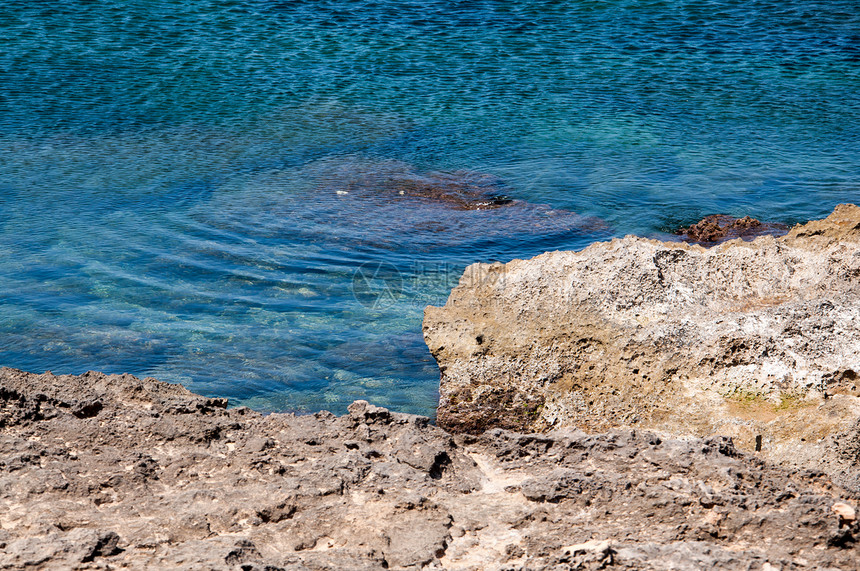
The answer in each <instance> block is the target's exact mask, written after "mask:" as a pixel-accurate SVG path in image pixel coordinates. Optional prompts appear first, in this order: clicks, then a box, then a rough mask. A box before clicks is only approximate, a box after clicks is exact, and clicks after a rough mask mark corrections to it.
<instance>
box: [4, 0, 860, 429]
mask: <svg viewBox="0 0 860 571" xmlns="http://www.w3.org/2000/svg"><path fill="white" fill-rule="evenodd" d="M858 30H860V11H858V10H857V8H856V6H855V4H854V2H849V1H847V0H833V1H827V2H824V1H821V2H813V1H797V2H790V3H785V2H775V1H770V0H769V1H744V2H739V1H738V2H735V1H728V2H726V1H720V2H716V1H714V2H695V1H681V0H665V1H650V2H634V1H632V0H630V1H619V0H615V1H603V2H601V1H579V2H549V1H544V2H536V1H525V2H502V1H495V2H490V1H486V2H465V1H464V2H450V1H445V2H443V1H426V0H425V1H422V2H393V1H390V0H389V1H385V0H379V1H363V2H358V1H344V0H341V1H337V2H335V1H310V0H309V1H291V2H275V1H263V0H233V1H227V0H224V1H214V0H212V1H205V0H180V1H178V2H173V3H163V2H152V1H140V2H134V3H131V2H117V1H107V0H103V1H95V2H92V1H87V2H84V1H83V0H66V1H60V2H52V3H49V4H48V3H33V2H17V1H7V2H4V3H3V4H2V6H0V37H3V38H4V40H3V43H2V48H0V339H2V342H0V363H2V364H4V365H7V366H13V367H18V368H23V369H28V370H33V371H43V370H52V371H54V372H56V373H79V372H83V371H85V370H88V369H96V370H103V371H107V372H131V373H133V374H136V375H142V376H146V375H151V376H156V377H158V378H161V379H163V380H168V381H174V382H182V383H185V384H186V385H187V386H189V388H191V389H192V390H195V391H198V392H201V393H204V394H209V395H217V396H227V397H229V398H230V399H231V401H232V402H234V403H236V404H248V405H251V406H254V407H256V408H258V409H261V410H303V411H313V410H319V409H322V408H327V409H330V410H334V411H336V412H343V411H344V410H345V407H346V405H347V404H349V402H351V401H352V400H354V399H356V398H365V399H369V400H371V401H373V402H375V403H378V404H381V405H385V406H389V407H392V408H395V409H397V410H401V411H408V412H417V413H422V414H432V412H433V409H434V407H435V403H436V398H437V382H438V371H437V369H436V366H435V363H434V362H433V360H432V358H431V357H430V355H429V354H428V352H427V350H426V348H425V346H424V344H423V341H422V339H421V332H420V324H421V313H422V309H423V307H424V306H425V305H427V304H431V303H432V304H439V303H443V302H444V300H445V298H446V297H447V293H448V291H449V290H450V288H451V287H452V286H453V285H454V284H455V283H456V280H457V279H458V277H459V274H460V273H461V272H462V269H463V268H464V267H465V266H466V265H467V264H469V263H472V262H475V261H486V262H489V261H495V260H500V261H507V260H510V259H512V258H515V257H520V258H523V257H531V256H534V255H536V254H539V253H541V252H544V251H548V250H555V249H579V248H582V247H584V246H586V245H587V244H589V243H591V242H593V241H595V240H602V239H606V238H608V237H611V236H620V235H624V234H628V233H635V234H640V235H649V236H661V235H664V234H663V233H665V232H666V231H668V230H670V229H672V228H674V227H676V226H678V225H679V224H682V223H690V222H694V221H695V220H697V219H698V218H701V217H702V216H704V215H707V214H712V213H717V212H721V213H728V214H734V215H747V214H749V215H752V216H755V217H758V218H761V219H764V220H772V221H780V222H785V223H793V222H797V221H803V220H807V219H811V218H818V217H821V216H824V215H826V214H827V213H828V212H829V211H830V210H831V209H832V207H833V206H834V205H835V204H837V203H840V202H850V201H853V202H856V201H857V200H858V190H860V184H858V180H860V155H859V154H858V148H860V145H858V143H860V100H858V95H857V94H858V93H860V32H858ZM452 173H453V174H452ZM458 173H459V174H458ZM464 173H465V174H464ZM449 176H454V177H456V176H466V177H468V176H473V177H475V176H477V177H481V176H487V177H491V178H490V179H488V180H492V181H494V182H493V183H492V184H493V189H492V190H493V191H494V192H495V191H496V190H498V192H499V193H503V194H504V195H505V196H507V197H508V198H510V199H511V200H513V202H512V203H511V204H509V205H506V206H503V207H500V208H493V209H485V210H471V209H462V208H458V207H456V205H452V204H450V203H446V202H445V201H440V200H433V199H431V198H427V199H422V198H416V197H410V196H403V195H400V194H399V193H398V192H396V188H395V187H393V186H392V184H390V183H387V182H386V181H391V180H395V181H396V180H403V179H417V180H423V181H427V180H431V181H432V180H438V179H439V178H440V177H441V178H445V177H449ZM368 181H370V182H368ZM392 188H395V191H394V192H392ZM595 218H597V219H599V220H601V221H602V222H601V223H596V222H595V220H594V219H595Z"/></svg>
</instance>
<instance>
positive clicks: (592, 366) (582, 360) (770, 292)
mask: <svg viewBox="0 0 860 571" xmlns="http://www.w3.org/2000/svg"><path fill="white" fill-rule="evenodd" d="M858 242H860V209H858V208H857V207H856V206H853V205H839V206H837V207H836V208H835V210H834V211H833V213H832V214H831V215H830V216H828V217H827V218H826V219H825V220H819V221H813V222H809V223H807V224H804V225H798V226H795V227H794V228H793V229H792V230H791V231H790V232H789V233H788V234H787V235H786V236H784V237H781V238H776V239H774V238H773V237H769V236H768V237H762V238H758V239H757V240H755V241H752V242H744V241H742V240H739V239H736V240H732V241H729V242H725V243H723V244H721V245H718V246H716V247H714V248H711V249H704V248H702V247H701V246H698V245H688V244H684V243H677V242H659V241H656V240H648V239H643V238H635V237H626V238H624V239H616V240H613V241H611V242H605V243H596V244H592V245H591V246H589V247H588V248H586V249H585V250H583V251H582V252H552V253H547V254H543V255H541V256H538V257H536V258H533V259H531V260H514V261H512V262H510V263H508V264H492V265H487V264H475V265H472V266H470V267H469V268H467V269H466V271H465V272H464V275H463V277H462V278H461V280H460V285H459V286H458V287H457V288H455V289H454V290H453V291H452V293H451V296H450V297H449V299H448V302H447V303H446V305H445V306H444V307H442V308H436V307H428V308H427V309H426V310H425V321H424V335H425V340H426V341H427V344H428V346H429V348H430V350H431V353H432V354H433V355H434V357H435V358H436V360H437V362H438V363H439V367H440V371H441V382H440V394H441V398H440V405H439V409H438V415H437V418H438V422H439V424H440V426H443V427H445V428H446V429H449V430H452V431H458V432H471V433H478V432H481V431H482V430H486V429H487V428H491V427H494V426H498V427H504V428H516V429H518V430H527V431H531V430H547V429H549V428H551V427H553V426H566V425H567V426H578V427H581V428H583V429H586V430H592V431H602V430H606V429H608V428H609V427H612V426H634V427H642V428H648V429H655V430H662V431H665V432H666V433H671V434H676V435H691V436H707V435H708V434H730V435H732V436H734V437H735V439H736V441H738V442H739V444H740V446H741V447H742V448H744V449H746V450H749V451H753V450H754V449H755V448H761V447H762V445H763V446H764V448H763V449H762V454H764V455H766V456H767V457H769V458H771V459H773V460H775V461H783V462H787V463H789V464H794V465H796V466H805V467H810V468H813V467H818V468H820V469H825V470H827V471H828V472H829V473H831V474H833V475H836V476H838V477H840V478H842V481H843V482H844V483H846V485H849V484H851V483H852V482H853V485H860V480H858V478H857V473H856V466H855V464H856V458H857V457H858V454H860V423H858V422H857V421H858V419H860V400H858V398H857V395H858V394H860V392H858V390H860V389H858V383H857V382H856V381H855V379H856V378H857V376H858V371H860V359H858V355H860V345H858V344H860V338H858V335H857V333H858V331H857V327H856V316H854V317H852V315H853V314H852V311H854V308H855V306H857V303H856V301H857V299H858V283H860V282H858V280H857V277H858V276H860V263H858V260H860V254H858V252H860V248H858ZM810 260H813V261H815V263H820V265H821V268H816V267H813V264H812V262H810ZM810 268H812V269H810ZM819 270H820V271H819ZM753 271H759V273H760V274H761V275H755V274H751V273H750V272H753ZM804 272H806V273H804ZM816 272H819V273H820V274H821V275H820V276H819V275H817V273H816ZM697 280H698V281H697ZM792 280H793V281H792ZM745 282H750V283H751V284H753V285H749V286H742V285H738V286H736V285H735V284H743V283H745ZM744 288H746V289H744ZM700 313H702V314H707V315H706V316H705V317H700V316H699V315H698V314H700ZM809 316H812V317H809ZM807 317H809V318H808V319H807ZM804 319H805V321H804ZM757 320H758V321H757ZM768 320H770V321H771V322H774V321H776V322H779V323H784V324H786V327H785V330H786V331H788V333H785V334H784V335H782V334H781V335H782V336H779V335H777V336H776V337H774V336H773V334H772V332H770V331H768V330H767V324H766V323H765V325H762V324H761V323H763V322H766V321H768ZM843 322H844V323H843ZM834 323H836V327H837V329H839V330H840V331H841V329H840V328H842V325H845V327H846V328H847V329H846V331H847V333H846V334H845V335H842V336H841V337H839V336H838V335H836V333H835V332H834V331H835V330H833V327H834V325H833V324H834ZM851 323H855V326H853V327H852V326H850V324H851ZM655 324H656V325H655ZM716 324H722V325H719V326H718V325H716ZM840 324H841V325H840ZM791 327H795V328H796V329H797V331H795V332H794V333H796V335H795V334H794V333H791V332H790V331H789V329H790V328H791ZM804 327H806V328H808V329H810V331H807V330H804V329H803V328H804ZM828 327H829V328H830V329H831V330H830V331H829V333H827V331H825V333H827V335H829V337H828V336H827V335H825V334H824V333H821V332H819V333H815V332H814V331H812V330H814V329H816V328H823V329H824V330H827V328H828ZM756 328H758V329H756ZM760 330H761V331H760ZM749 331H753V332H754V333H753V334H750V333H748V332H749ZM703 332H704V333H703ZM711 332H712V333H711ZM789 333H791V335H789ZM831 334H832V335H831ZM708 335H711V337H708ZM816 335H817V337H816ZM835 335H836V337H834V336H835ZM840 335H841V334H840ZM788 337H791V339H790V341H791V342H797V343H799V344H800V345H803V344H807V345H809V347H807V348H805V349H804V348H802V347H801V349H799V350H797V351H794V349H792V348H789V347H786V346H785V343H783V341H784V340H785V339H786V338H788ZM837 337H838V343H837V342H836V341H835V339H836V338H837ZM831 338H833V339H831ZM810 340H812V341H811V342H810ZM816 343H817V345H816ZM828 347H830V349H828ZM852 347H853V349H852ZM828 350H829V351H831V352H832V353H834V354H835V357H834V359H832V361H833V362H832V363H830V362H828V361H827V358H826V357H827V355H826V353H827V351H828ZM792 351H794V354H795V356H797V355H800V357H803V358H804V359H806V360H807V361H808V362H807V363H806V365H807V369H810V371H807V372H803V371H800V372H799V371H798V367H796V366H791V365H790V360H791V358H794V357H792V355H791V354H789V353H791V352H792ZM804 351H806V353H804ZM840 351H841V353H840ZM768 352H770V354H771V356H770V357H769V356H768ZM816 352H819V353H820V352H823V354H824V358H819V355H817V354H814V353H816ZM774 355H776V356H775V357H774ZM694 357H695V358H694ZM763 359H764V360H767V359H770V361H769V362H768V363H767V365H768V366H773V367H774V368H775V369H780V370H781V368H786V371H788V372H787V373H786V377H785V380H784V381H779V379H776V380H768V379H758V378H757V377H756V375H759V376H762V375H763V374H764V373H761V374H759V373H757V372H755V371H753V372H749V371H746V372H745V371H744V370H743V369H744V367H747V368H748V369H749V368H750V367H752V368H753V369H755V367H760V366H761V363H762V362H763V361H762V360H763ZM816 359H817V360H816ZM685 360H686V361H690V362H686V361H685ZM827 367H829V368H827ZM819 369H820V370H819ZM825 369H826V370H825ZM757 370H758V371H763V370H764V369H760V368H759V369H757ZM792 372H793V373H794V375H792ZM690 378H692V379H693V381H690ZM709 384H710V385H712V386H709ZM691 391H692V392H694V393H695V394H693V395H687V396H685V395H686V393H687V392H691ZM629 395H633V396H629ZM625 399H626V400H625ZM634 401H635V402H634ZM729 401H731V402H729ZM726 403H728V404H726ZM729 405H731V406H736V407H739V408H741V409H743V410H740V412H737V411H735V412H737V414H735V413H734V412H731V411H729V412H721V413H720V415H722V416H721V418H719V419H718V420H717V421H715V420H714V411H715V410H717V409H719V408H720V407H722V408H726V407H727V406H729ZM756 407H760V408H761V409H762V411H763V412H764V413H766V414H768V415H775V419H776V420H775V421H774V422H771V421H770V420H768V421H767V422H765V421H760V420H757V419H756V415H757V414H759V412H762V411H758V410H757V409H756ZM816 407H819V408H820V412H816V411H817V410H818V408H816ZM764 409H767V410H764ZM720 410H722V409H720ZM679 412H680V414H679ZM738 415H740V416H738ZM834 419H836V420H834ZM822 420H825V422H820V421H822ZM817 422H819V423H820V424H821V425H822V426H818V424H816V423H817ZM694 423H697V424H696V425H694ZM799 423H802V424H803V426H805V427H806V428H804V430H797V428H798V426H800V424H799ZM765 425H766V426H765Z"/></svg>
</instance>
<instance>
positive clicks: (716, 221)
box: [675, 214, 788, 245]
mask: <svg viewBox="0 0 860 571" xmlns="http://www.w3.org/2000/svg"><path fill="white" fill-rule="evenodd" d="M675 233H676V234H678V235H680V236H682V237H683V239H684V240H685V241H687V242H695V243H699V244H703V245H706V244H707V245H714V244H719V243H722V242H726V241H728V240H733V239H735V238H742V239H744V240H751V239H753V238H758V237H759V236H783V235H785V234H786V233H788V226H786V225H785V224H780V223H778V222H760V221H759V220H756V219H755V218H751V217H749V216H744V217H743V218H735V217H734V216H727V215H725V214H712V215H711V216H705V217H704V218H703V219H702V220H700V221H699V222H696V223H695V224H693V225H692V226H688V227H686V228H681V229H679V230H678V231H677V232H675Z"/></svg>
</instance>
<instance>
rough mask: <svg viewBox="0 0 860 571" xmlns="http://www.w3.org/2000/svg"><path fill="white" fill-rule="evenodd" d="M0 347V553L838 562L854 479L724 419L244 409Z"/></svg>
mask: <svg viewBox="0 0 860 571" xmlns="http://www.w3.org/2000/svg"><path fill="white" fill-rule="evenodd" d="M225 406H226V402H225V401H223V400H220V399H207V398H204V397H201V396H198V395H194V394H192V393H190V392H188V391H187V390H185V389H183V388H182V387H180V386H178V385H169V384H166V383H162V382H159V381H156V380H154V379H143V380H140V379H137V378H135V377H132V376H130V375H122V376H106V375H102V374H99V373H87V374H84V375H81V376H54V375H51V374H44V375H35V374H29V373H25V372H22V371H17V370H13V369H0V569H168V568H170V569H233V570H245V571H253V570H257V571H262V570H269V571H273V570H277V569H289V570H322V569H330V570H349V569H386V568H387V569H482V570H483V569H508V570H515V569H516V570H519V569H535V570H537V569H557V570H562V569H589V570H591V569H619V570H621V569H625V570H631V569H643V570H644V569H649V570H663V569H678V570H687V569H689V570H694V569H695V570H699V569H726V570H728V569H732V570H734V569H744V570H748V569H752V570H756V571H758V570H769V571H770V570H773V569H780V570H800V569H810V570H812V569H855V568H856V561H857V560H858V556H860V549H858V546H857V543H856V539H855V538H856V537H857V533H858V531H860V530H858V524H857V521H856V515H855V512H854V506H855V505H856V501H857V500H858V499H860V498H858V497H857V496H856V495H855V494H853V493H851V492H849V491H846V490H844V489H841V488H839V487H838V486H836V485H834V484H833V483H831V482H830V480H828V478H827V477H826V476H824V475H823V474H820V473H814V472H808V471H807V472H800V471H791V470H786V469H783V468H777V467H774V466H770V465H768V464H766V463H764V462H762V461H760V460H759V459H757V458H756V457H755V456H754V455H748V454H743V453H740V452H739V451H738V450H736V449H735V447H734V446H733V444H732V442H731V441H730V440H728V439H726V438H722V437H714V438H710V439H693V440H687V441H682V440H670V439H661V438H658V437H657V436H655V435H653V434H650V433H648V432H644V431H632V430H615V431H611V432H608V433H603V434H594V435H586V434H585V433H582V432H579V431H576V430H563V431H555V432H550V433H547V434H541V435H534V434H530V435H529V434H520V433H516V432H511V431H508V430H503V429H494V430H490V431H488V432H485V433H483V434H482V435H476V436H473V435H458V436H452V435H451V434H449V433H447V432H445V431H443V430H441V429H439V428H437V427H435V426H432V425H431V424H430V423H429V421H428V419H427V418H424V417H418V416H411V415H404V414H396V413H392V412H389V411H387V410H385V409H382V408H378V407H374V406H372V405H369V404H367V403H365V402H361V401H359V402H356V403H354V404H353V405H351V406H350V409H349V414H347V415H345V416H342V417H335V416H334V415H331V414H328V413H319V414H315V415H312V416H293V415H285V414H272V415H269V416H263V415H260V414H258V413H255V412H253V411H251V410H248V409H245V408H237V409H227V408H225Z"/></svg>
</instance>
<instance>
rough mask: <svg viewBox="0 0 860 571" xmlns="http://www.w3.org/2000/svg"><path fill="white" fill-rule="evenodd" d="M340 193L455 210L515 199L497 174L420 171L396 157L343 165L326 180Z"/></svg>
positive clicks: (493, 205) (327, 185)
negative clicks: (379, 161) (382, 160)
mask: <svg viewBox="0 0 860 571" xmlns="http://www.w3.org/2000/svg"><path fill="white" fill-rule="evenodd" d="M322 186H324V187H325V188H327V189H333V190H334V191H335V193H336V194H338V195H341V196H346V195H358V196H359V197H362V198H363V199H365V200H367V199H372V198H380V197H385V198H386V199H388V200H403V199H412V200H415V199H419V200H425V201H430V202H434V203H437V204H444V205H447V206H449V207H451V208H453V209H455V210H490V209H493V208H499V207H501V206H506V205H509V204H512V203H513V202H514V200H513V199H511V198H509V197H508V196H506V194H505V192H506V190H507V188H506V187H505V185H504V183H503V182H502V180H501V179H499V178H498V177H495V176H493V175H490V174H487V173H479V172H473V171H467V170H458V171H452V172H436V171H434V172H424V173H422V172H418V171H417V170H415V169H413V168H411V167H410V166H409V165H407V164H404V163H399V162H396V161H388V162H381V163H367V164H362V163H357V164H350V163H347V165H344V166H343V167H342V168H341V169H338V170H336V171H335V172H334V173H332V174H331V175H329V178H328V179H327V180H326V181H325V182H324V183H323V185H322Z"/></svg>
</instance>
